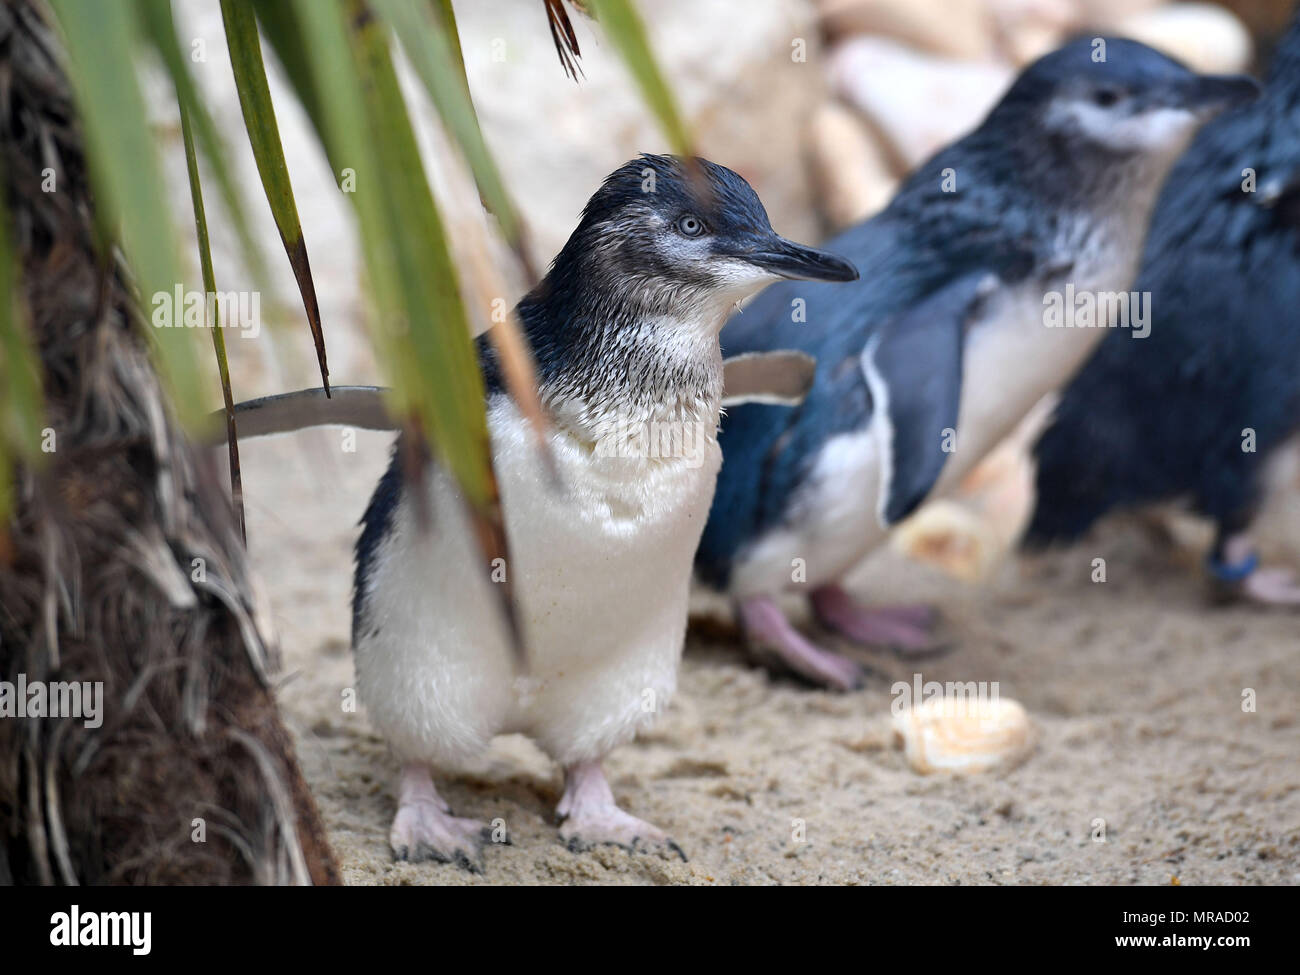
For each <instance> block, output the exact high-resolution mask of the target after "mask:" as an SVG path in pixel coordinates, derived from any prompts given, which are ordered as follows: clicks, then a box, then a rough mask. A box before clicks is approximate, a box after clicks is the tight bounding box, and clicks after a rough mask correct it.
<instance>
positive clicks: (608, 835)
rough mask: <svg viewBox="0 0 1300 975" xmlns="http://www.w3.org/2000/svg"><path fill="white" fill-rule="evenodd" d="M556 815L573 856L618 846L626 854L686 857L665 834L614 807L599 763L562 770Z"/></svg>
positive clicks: (587, 763) (562, 837) (612, 797)
mask: <svg viewBox="0 0 1300 975" xmlns="http://www.w3.org/2000/svg"><path fill="white" fill-rule="evenodd" d="M556 812H557V813H558V814H559V816H560V817H561V819H562V820H563V822H562V823H561V825H560V839H562V840H563V841H564V845H565V846H567V847H568V848H569V850H570V851H571V852H573V853H580V852H582V851H583V850H590V849H592V848H593V847H597V846H618V847H622V848H623V849H624V850H627V851H628V852H629V853H654V854H658V855H659V856H661V857H663V858H664V859H665V860H671V859H672V858H673V857H680V858H681V860H682V862H683V863H685V862H686V854H685V853H684V852H683V851H682V848H681V847H680V846H678V845H677V844H676V843H675V842H674V841H673V840H672V838H671V837H669V836H668V834H667V833H665V832H664V831H663V830H661V829H659V828H658V827H657V826H651V825H650V824H649V823H647V822H645V821H644V820H641V819H637V818H636V817H635V816H633V815H631V814H630V813H626V812H624V811H623V810H622V809H619V808H618V804H617V803H615V802H614V792H613V790H612V789H610V787H609V782H608V781H607V780H606V778H605V772H604V770H603V769H601V767H600V762H579V763H578V764H576V765H571V766H569V767H568V768H567V769H565V770H564V795H563V796H562V797H561V798H560V804H559V806H557V807H556Z"/></svg>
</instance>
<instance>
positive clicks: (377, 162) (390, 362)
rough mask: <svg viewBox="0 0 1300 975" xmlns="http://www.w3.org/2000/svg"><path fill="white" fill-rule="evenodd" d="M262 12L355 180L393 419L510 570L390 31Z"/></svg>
mask: <svg viewBox="0 0 1300 975" xmlns="http://www.w3.org/2000/svg"><path fill="white" fill-rule="evenodd" d="M263 10H265V11H266V12H267V17H266V18H265V19H264V20H262V24H263V28H264V29H265V31H266V36H267V39H268V40H269V41H270V43H271V45H272V46H273V47H274V48H275V50H276V52H277V53H278V54H280V60H281V63H282V64H284V65H285V69H286V72H287V74H288V75H289V78H290V81H291V83H292V84H293V85H294V86H295V88H296V89H298V92H299V97H300V98H301V99H302V101H303V103H304V105H306V106H308V111H309V114H310V115H311V117H312V121H313V124H314V125H315V126H316V128H317V131H318V134H319V135H320V136H321V139H322V142H323V143H324V145H325V148H326V153H327V155H328V156H329V159H330V164H331V167H332V168H333V169H334V172H335V173H336V174H338V173H341V172H342V171H343V169H345V168H349V169H352V170H353V172H354V174H355V187H354V190H353V192H350V193H348V194H347V196H348V199H349V201H350V202H351V203H352V205H353V206H354V208H355V209H356V212H357V216H358V222H359V225H360V229H361V241H362V251H363V254H364V255H365V259H366V269H367V272H368V276H369V284H370V292H371V296H372V298H373V301H374V304H375V311H376V314H375V316H374V317H373V320H372V322H371V331H372V334H373V336H374V339H375V345H376V350H377V352H378V353H379V358H380V361H381V363H382V364H383V366H384V369H385V372H386V373H387V374H388V375H389V377H390V378H391V380H392V385H393V392H392V399H391V412H392V414H393V415H394V416H397V417H404V418H407V419H408V421H410V422H411V423H412V425H415V426H417V427H418V429H421V430H423V431H426V432H427V433H428V436H429V438H430V441H431V443H432V444H433V448H434V450H435V452H436V455H437V458H438V460H439V462H440V463H441V464H443V465H444V466H445V467H446V468H447V469H448V470H450V471H451V473H452V474H453V476H454V477H455V478H456V480H457V482H458V483H459V484H460V486H461V491H462V494H463V496H464V498H465V502H466V506H467V510H468V512H469V514H470V517H471V520H472V523H473V525H474V527H475V531H476V536H477V539H478V542H479V546H480V549H481V551H482V552H483V554H484V556H485V558H486V560H487V561H488V562H489V563H490V561H491V560H493V559H496V558H507V559H508V546H507V541H506V536H505V527H504V520H503V518H502V515H501V506H500V498H499V495H498V491H497V484H496V478H495V475H494V473H493V470H492V459H491V453H490V450H489V442H488V434H487V421H486V417H485V415H484V389H483V380H482V375H481V373H480V371H479V368H478V360H477V356H476V354H475V350H474V345H473V341H472V339H471V338H470V327H469V321H468V317H467V314H466V308H465V305H464V302H463V300H462V298H461V295H460V291H459V287H458V283H457V275H456V273H455V268H454V266H453V264H452V258H451V251H450V248H449V246H448V244H447V240H446V235H445V230H444V227H443V224H442V220H441V217H440V215H439V212H438V208H437V206H436V204H435V202H434V199H433V195H432V192H431V190H430V188H429V184H428V180H427V177H426V175H425V171H424V166H423V162H422V160H421V158H420V154H419V149H418V146H417V143H416V140H415V134H414V131H413V130H412V127H411V123H410V119H409V117H408V114H407V108H406V103H405V101H404V99H403V98H402V95H401V91H400V89H399V86H398V83H397V76H396V73H395V71H394V69H393V62H392V55H391V52H390V49H389V41H388V33H387V29H386V26H385V25H384V24H381V23H379V22H377V21H375V20H374V19H373V18H372V16H371V15H370V11H369V9H368V8H367V7H366V6H365V5H364V4H363V3H361V2H359V0H350V2H347V3H344V4H329V3H314V2H311V0H292V2H290V3H283V2H278V0H266V2H259V4H258V12H259V19H260V18H261V15H262V12H263ZM282 49H283V53H282V54H281V53H280V52H281V50H282ZM421 442H422V441H421V440H420V438H419V437H408V438H407V444H408V456H407V457H405V458H404V462H405V463H404V466H405V467H406V469H407V471H408V476H416V475H417V474H418V472H419V471H420V470H421V465H420V464H419V463H418V460H419V456H420V453H421V450H422V448H421V446H420V444H421ZM485 571H486V569H485ZM507 577H508V576H507ZM496 591H497V593H498V597H499V601H500V605H501V606H502V608H503V611H504V613H505V619H506V621H507V623H508V625H509V627H510V629H511V633H512V636H513V637H514V646H515V648H516V651H517V652H520V653H522V642H521V640H520V638H519V630H518V626H517V620H516V618H515V614H514V603H513V598H512V590H511V588H510V586H509V585H508V583H502V584H500V585H498V586H497V589H496Z"/></svg>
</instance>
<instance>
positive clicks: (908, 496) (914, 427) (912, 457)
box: [862, 272, 989, 527]
mask: <svg viewBox="0 0 1300 975" xmlns="http://www.w3.org/2000/svg"><path fill="white" fill-rule="evenodd" d="M988 279H989V275H988V274H986V273H984V272H980V273H972V274H968V275H965V276H964V277H961V278H958V279H957V280H955V281H953V282H951V283H950V284H948V285H945V286H944V287H942V288H940V289H938V290H937V291H934V292H932V293H931V294H930V295H929V296H928V297H926V298H925V299H924V300H923V301H921V302H919V303H918V304H916V305H915V306H913V307H912V308H911V309H909V310H908V311H907V312H905V313H904V314H902V315H900V316H899V317H897V318H895V319H893V320H892V321H890V322H889V323H888V324H886V325H885V326H884V328H882V329H881V331H880V332H878V333H877V335H876V336H875V337H874V338H873V339H872V340H871V342H870V343H869V344H868V345H867V348H866V350H865V351H864V352H863V353H862V369H863V372H864V373H865V374H866V378H867V386H868V388H869V389H870V390H871V398H872V400H873V409H874V410H877V411H879V412H880V413H881V416H880V419H879V420H877V421H875V422H874V423H873V426H874V427H875V429H876V430H877V431H878V436H879V437H880V442H879V449H880V452H881V456H882V463H881V465H880V470H881V485H880V493H879V498H880V501H879V504H878V509H877V515H878V516H879V518H880V522H881V524H882V525H884V526H885V527H892V526H893V525H896V524H897V523H898V522H900V521H902V520H903V519H904V518H906V517H907V516H908V515H910V514H911V513H912V512H913V511H915V510H916V508H917V507H918V506H919V505H920V504H921V502H922V501H923V500H925V497H926V495H928V494H929V493H930V491H931V489H932V488H933V487H934V484H935V482H936V481H937V480H938V479H939V474H940V473H941V472H942V470H943V465H944V463H945V462H946V461H947V460H948V453H949V452H950V451H949V450H948V449H945V447H947V441H948V438H949V436H950V435H949V434H946V432H947V431H949V430H952V431H955V430H956V427H957V410H958V407H959V405H960V403H961V369H962V345H963V340H964V334H963V333H964V330H965V325H966V322H967V320H968V319H969V317H970V315H971V313H972V311H973V309H974V306H975V304H976V303H977V302H978V301H979V299H980V298H981V297H982V296H983V294H984V293H985V292H986V290H987V289H986V282H987V281H988Z"/></svg>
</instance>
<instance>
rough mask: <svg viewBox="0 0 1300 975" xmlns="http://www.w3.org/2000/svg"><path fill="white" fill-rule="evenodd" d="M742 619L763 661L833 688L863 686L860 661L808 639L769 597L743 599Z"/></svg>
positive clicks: (820, 685) (749, 637) (756, 651)
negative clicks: (856, 661) (833, 651)
mask: <svg viewBox="0 0 1300 975" xmlns="http://www.w3.org/2000/svg"><path fill="white" fill-rule="evenodd" d="M740 621H741V625H742V626H743V627H744V629H745V637H746V639H747V640H748V642H749V645H750V648H751V650H753V651H755V653H756V655H757V656H758V657H759V658H760V659H761V660H763V662H764V663H768V662H774V663H777V664H779V665H780V666H781V667H782V668H784V669H787V670H790V671H793V672H794V673H795V674H797V675H799V676H800V677H802V678H804V680H807V681H810V682H812V683H813V684H816V685H817V686H818V687H825V688H828V689H830V690H835V691H852V690H856V689H857V688H859V687H861V686H862V683H863V681H864V679H865V674H864V673H863V670H862V668H861V667H860V666H858V664H856V663H855V662H854V661H852V660H850V659H849V658H848V657H842V656H840V655H839V654H836V653H832V652H830V651H829V650H823V649H822V648H821V647H819V646H817V645H816V644H814V643H812V642H811V641H810V640H808V639H807V638H806V637H805V636H804V635H803V634H802V633H800V632H799V631H798V630H796V629H795V628H794V626H793V625H791V623H790V621H789V620H788V619H786V617H785V613H783V612H782V611H781V607H779V606H777V604H776V603H775V602H774V601H773V600H772V599H770V598H769V597H767V596H757V597H754V598H752V599H746V600H743V601H742V602H741V604H740Z"/></svg>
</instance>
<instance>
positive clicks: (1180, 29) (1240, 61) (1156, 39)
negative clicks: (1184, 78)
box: [1115, 3, 1255, 74]
mask: <svg viewBox="0 0 1300 975" xmlns="http://www.w3.org/2000/svg"><path fill="white" fill-rule="evenodd" d="M1115 32H1116V33H1117V34H1121V35H1123V36H1124V37H1131V38H1133V39H1134V40H1135V41H1141V42H1142V43H1143V44H1149V45H1151V46H1152V47H1154V48H1155V49H1156V50H1158V51H1163V52H1164V53H1165V54H1168V55H1169V56H1170V57H1174V58H1177V59H1178V60H1179V61H1182V62H1183V63H1184V64H1186V65H1187V66H1188V67H1190V68H1192V69H1194V70H1196V71H1203V72H1206V73H1211V74H1213V73H1222V72H1233V71H1245V70H1246V69H1247V68H1248V67H1250V64H1251V60H1252V59H1253V57H1254V54H1255V48H1254V44H1253V43H1252V41H1251V39H1250V33H1249V31H1247V30H1246V27H1245V25H1244V24H1243V23H1242V22H1241V21H1240V20H1238V19H1237V18H1236V17H1235V16H1233V15H1232V14H1231V13H1229V12H1228V11H1227V10H1224V9H1223V8H1222V7H1220V6H1218V5H1217V4H1213V3H1178V4H1171V5H1169V6H1167V7H1160V8H1157V9H1155V10H1148V11H1145V12H1144V13H1139V14H1135V15H1133V16H1129V17H1125V18H1123V19H1121V20H1119V21H1117V22H1116V24H1115Z"/></svg>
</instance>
